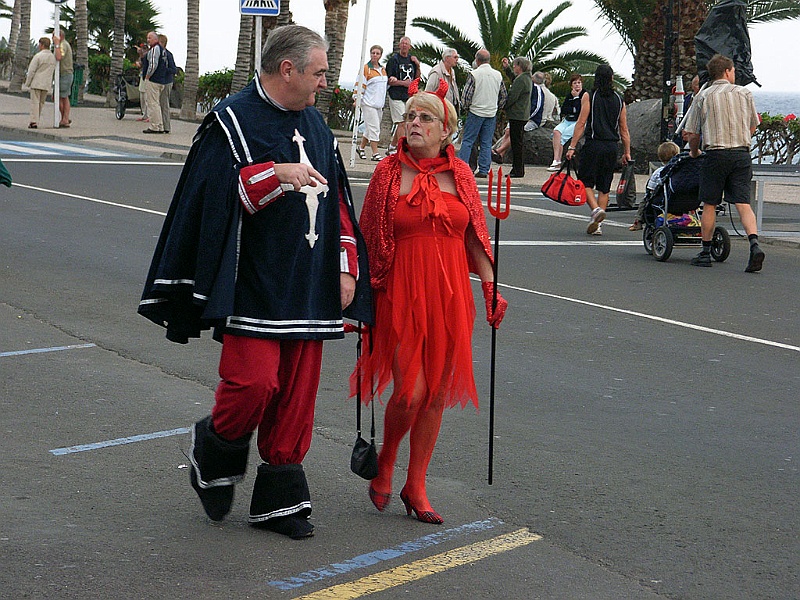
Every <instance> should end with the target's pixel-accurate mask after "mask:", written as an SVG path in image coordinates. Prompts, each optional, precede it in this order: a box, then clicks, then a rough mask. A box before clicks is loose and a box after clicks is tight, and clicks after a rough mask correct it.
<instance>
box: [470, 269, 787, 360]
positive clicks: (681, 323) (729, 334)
mask: <svg viewBox="0 0 800 600" xmlns="http://www.w3.org/2000/svg"><path fill="white" fill-rule="evenodd" d="M470 279H472V280H474V281H480V280H479V279H478V278H476V277H475V276H470ZM497 287H501V288H506V289H509V290H516V291H518V292H525V293H528V294H535V295H536V296H543V297H545V298H553V299H555V300H564V301H565V302H572V303H574V304H581V305H583V306H591V307H592V308H599V309H601V310H608V311H611V312H616V313H620V314H623V315H630V316H632V317H639V318H641V319H648V320H650V321H656V322H658V323H664V324H666V325H674V326H676V327H683V328H684V329H691V330H694V331H702V332H703V333H710V334H713V335H719V336H722V337H728V338H732V339H735V340H741V341H744V342H752V343H754V344H762V345H764V346H772V347H773V348H783V349H784V350H791V351H793V352H800V346H792V345H791V344H784V343H782V342H774V341H772V340H765V339H763V338H757V337H753V336H750V335H742V334H739V333H733V332H730V331H724V330H722V329H713V328H711V327H704V326H703V325H695V324H693V323H686V322H685V321H676V320H674V319H667V318H664V317H659V316H657V315H648V314H646V313H640V312H637V311H634V310H627V309H624V308H617V307H616V306H607V305H605V304H598V303H597V302H589V301H588V300H580V299H578V298H570V297H568V296H560V295H558V294H550V293H548V292H539V291H536V290H531V289H528V288H524V287H519V286H516V285H509V284H506V283H498V284H497Z"/></svg>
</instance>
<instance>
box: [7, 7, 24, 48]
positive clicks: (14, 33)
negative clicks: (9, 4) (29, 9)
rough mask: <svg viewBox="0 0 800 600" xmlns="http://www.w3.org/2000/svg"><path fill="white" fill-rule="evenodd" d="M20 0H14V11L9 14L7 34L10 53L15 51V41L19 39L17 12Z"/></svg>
mask: <svg viewBox="0 0 800 600" xmlns="http://www.w3.org/2000/svg"><path fill="white" fill-rule="evenodd" d="M21 5H22V2H21V0H14V9H13V11H12V12H11V31H10V32H9V34H8V47H9V48H10V49H11V51H12V52H14V51H16V49H17V40H18V39H19V12H20V6H21Z"/></svg>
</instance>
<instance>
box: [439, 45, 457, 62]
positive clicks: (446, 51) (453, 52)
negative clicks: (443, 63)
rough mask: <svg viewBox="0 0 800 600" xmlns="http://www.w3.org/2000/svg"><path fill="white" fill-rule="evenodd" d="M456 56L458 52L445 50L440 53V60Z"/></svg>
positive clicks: (450, 49) (452, 49)
mask: <svg viewBox="0 0 800 600" xmlns="http://www.w3.org/2000/svg"><path fill="white" fill-rule="evenodd" d="M456 54H458V50H456V49H455V48H445V49H444V52H442V60H444V59H445V58H449V57H451V56H455V55H456Z"/></svg>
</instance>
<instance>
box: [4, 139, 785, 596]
mask: <svg viewBox="0 0 800 600" xmlns="http://www.w3.org/2000/svg"><path fill="white" fill-rule="evenodd" d="M49 158H53V157H45V158H39V159H37V161H36V162H7V163H6V164H7V166H8V167H9V169H10V170H11V171H12V174H13V175H14V180H15V183H17V184H18V186H17V187H14V188H12V189H11V190H7V189H6V188H0V215H2V217H1V218H0V324H2V326H1V327H0V405H1V406H2V409H0V432H2V436H3V437H2V446H1V447H2V449H3V452H2V455H0V473H2V482H3V485H2V488H0V561H1V562H2V568H0V590H1V591H2V594H1V595H2V596H3V597H8V598H22V597H30V598H154V597H161V598H194V599H196V598H222V597H224V598H255V597H259V598H298V597H305V596H306V595H311V594H313V593H314V592H317V591H320V590H329V591H328V592H327V593H328V595H327V596H322V595H320V596H314V597H329V598H333V597H338V598H345V597H349V598H354V597H360V596H361V595H366V594H367V592H369V591H375V593H374V594H373V596H374V597H376V598H387V599H388V598H400V597H402V598H420V597H426V598H457V597H458V598H486V599H494V598H541V599H565V600H576V599H592V600H594V599H609V600H611V599H624V598H631V599H639V598H643V599H644V598H686V599H708V600H712V599H714V600H716V599H721V598H725V599H738V598H741V599H748V600H753V599H767V598H771V599H773V598H774V599H793V598H800V583H798V572H797V568H798V556H800V544H798V539H800V538H799V537H798V524H797V514H798V497H800V486H798V468H797V460H798V458H799V457H800V452H799V451H798V430H799V429H800V427H799V426H800V419H798V408H797V398H798V397H800V393H799V391H800V369H798V367H799V366H800V319H799V318H798V317H799V315H798V302H797V299H798V298H799V297H800V278H799V277H798V268H797V265H798V250H797V249H796V248H789V247H781V246H765V250H766V252H767V260H766V262H765V266H764V270H763V272H761V273H758V274H746V273H744V272H743V269H744V266H745V264H746V260H747V243H746V241H744V240H741V239H734V241H733V248H732V252H731V256H730V258H729V259H728V260H727V261H726V262H724V263H716V264H714V266H713V268H711V269H697V268H693V267H691V266H690V265H689V259H690V258H691V256H692V255H693V254H694V253H695V252H696V250H695V249H689V248H677V249H675V251H674V253H673V255H672V257H671V258H670V260H669V261H667V262H665V263H659V262H656V261H655V260H654V259H653V258H652V257H650V256H648V255H647V254H646V253H645V252H644V249H643V247H642V244H641V240H640V238H639V236H638V234H634V233H630V232H629V231H628V230H627V228H626V226H627V224H628V223H629V222H630V221H631V220H632V219H631V217H632V215H631V214H629V213H611V214H610V215H609V218H608V220H607V222H606V223H604V226H603V229H604V235H603V237H601V238H597V237H594V236H587V235H585V233H584V228H585V224H586V215H587V212H588V211H587V210H586V209H585V208H575V209H568V208H563V207H560V206H558V205H556V204H554V203H551V202H549V201H546V200H544V199H542V198H541V197H540V196H539V195H538V194H535V193H534V192H533V190H531V189H527V190H526V189H522V188H514V191H513V198H512V203H513V205H514V209H513V210H512V213H511V216H510V218H509V219H508V220H507V221H505V222H504V223H503V225H502V232H501V240H502V241H503V245H502V246H501V249H500V281H501V282H502V284H503V286H504V287H503V289H502V293H503V295H504V296H505V297H506V298H507V299H508V301H509V303H510V305H511V308H510V309H509V313H508V315H507V317H506V320H505V321H504V323H503V326H502V327H501V329H500V332H499V334H498V372H497V392H496V416H495V435H496V437H495V441H494V448H495V460H494V483H493V485H491V486H489V485H487V482H486V476H487V423H488V413H489V411H488V405H489V403H488V397H489V390H488V387H489V386H488V380H489V377H488V375H489V367H488V363H489V361H488V357H489V340H490V335H489V331H488V327H487V326H486V325H485V322H484V321H483V319H482V318H479V319H478V321H477V322H476V333H475V337H474V356H475V367H476V375H477V377H478V380H479V381H478V389H479V392H480V393H481V399H482V406H481V410H480V412H478V413H476V411H474V410H472V409H467V410H464V411H461V410H451V411H448V412H447V413H446V414H445V419H444V424H443V427H442V433H441V436H440V440H439V443H438V445H437V450H436V453H435V454H434V458H433V462H432V465H431V469H430V473H429V484H428V488H429V496H430V498H431V501H432V503H433V505H434V507H435V508H436V509H437V510H438V511H439V512H440V513H442V515H443V516H444V518H445V525H443V526H442V527H433V526H430V525H425V524H422V523H419V522H417V521H415V520H413V519H408V518H406V517H405V515H404V514H403V513H404V511H402V504H401V503H400V502H399V500H397V499H395V500H394V501H393V503H392V504H391V505H390V508H389V509H388V511H387V512H386V513H385V514H379V513H377V511H375V509H374V508H373V507H372V506H371V504H370V503H369V501H368V499H367V495H366V484H365V483H364V482H363V481H361V480H359V479H358V478H356V477H355V476H354V475H352V474H350V472H349V470H348V460H349V452H350V446H351V444H352V441H353V439H354V431H353V430H354V415H353V412H354V406H353V403H352V401H351V402H346V401H345V396H346V390H347V385H346V380H347V375H348V374H349V371H350V369H352V365H353V361H354V352H355V340H354V339H347V340H345V341H342V342H331V343H329V344H327V345H326V351H325V365H324V372H323V379H322V384H321V389H320V394H319V401H318V407H317V419H316V433H315V438H314V442H313V444H312V448H311V452H310V453H309V456H308V458H307V460H306V470H307V474H308V478H309V482H310V486H311V492H312V500H313V501H314V513H313V515H312V519H313V522H314V524H315V525H316V535H315V537H314V538H312V539H309V540H305V541H302V542H292V541H289V540H286V539H284V538H282V537H281V536H277V535H274V534H271V533H268V532H263V531H258V530H254V529H252V528H250V527H249V526H248V525H247V524H246V517H247V509H248V502H249V492H250V487H249V486H250V483H251V482H252V472H253V471H254V469H255V466H256V465H257V463H258V461H257V456H255V452H251V471H250V474H249V476H248V479H247V480H246V482H245V483H244V484H243V485H241V486H240V487H239V491H238V495H237V500H236V503H235V506H234V509H233V511H232V513H231V514H230V515H229V517H228V518H227V520H226V521H225V522H224V523H222V524H216V523H212V522H211V521H209V520H208V519H207V518H206V517H205V516H204V514H203V512H202V509H201V507H200V505H199V502H198V501H197V499H196V497H195V496H194V492H193V491H192V490H191V488H190V487H189V484H188V472H187V470H186V464H187V462H188V461H187V460H186V458H185V456H184V455H183V454H182V451H184V450H186V448H187V447H188V436H187V435H185V433H184V430H185V429H184V428H186V427H188V426H189V425H190V424H191V423H192V422H193V421H195V420H197V419H198V418H200V417H202V416H203V415H205V414H207V413H208V411H209V410H210V407H211V404H212V402H213V389H214V386H215V384H216V380H217V376H216V366H217V360H218V353H219V346H218V345H217V344H216V343H215V342H213V341H212V340H211V339H210V337H206V338H204V339H202V340H199V341H194V342H192V343H190V344H188V345H186V346H181V345H176V344H171V343H169V342H167V341H166V339H165V338H164V337H163V331H162V330H160V329H159V328H158V327H156V326H155V325H153V324H151V323H150V322H148V321H146V320H145V319H142V318H141V317H138V316H137V315H136V305H137V303H138V299H139V295H140V293H141V287H142V284H143V281H144V277H145V274H146V270H147V267H148V265H149V261H150V258H151V255H152V251H153V247H154V245H155V240H156V236H157V235H158V233H159V230H160V227H161V222H162V220H163V213H164V212H165V211H166V209H167V206H168V203H169V199H170V196H171V193H172V190H173V189H174V186H175V183H176V181H177V178H178V175H179V170H180V168H179V166H176V165H173V164H169V163H165V162H163V161H154V162H148V161H138V162H137V160H133V161H130V163H129V164H128V161H127V160H126V159H125V158H124V157H115V160H117V161H119V162H120V163H126V164H107V163H106V162H101V161H98V160H97V159H89V160H87V161H86V162H80V160H82V159H80V160H79V159H78V158H76V157H75V156H74V155H70V156H65V157H62V158H61V159H58V160H63V161H64V162H41V161H42V160H47V159H49ZM4 161H5V158H4ZM353 184H354V190H355V192H356V194H357V196H358V197H359V198H361V197H363V193H364V191H365V189H366V180H365V179H364V178H363V177H355V178H354V180H353ZM34 188H35V189H34ZM615 225H618V226H615ZM490 230H491V231H494V225H493V222H490ZM475 289H476V294H479V292H478V286H477V284H476V285H475ZM476 297H479V295H477V296H476ZM479 307H480V305H479ZM479 315H480V311H479ZM44 350H48V351H44ZM382 415H383V409H382V407H381V406H379V407H378V419H379V421H380V419H381V417H382ZM379 431H380V427H379ZM135 436H139V437H135ZM379 436H380V433H379ZM398 464H399V465H400V466H402V465H403V464H404V457H403V456H402V455H401V458H400V460H399V463H398ZM402 471H403V469H402V468H400V469H398V473H397V478H396V481H395V484H396V485H397V486H398V488H399V486H400V485H402ZM506 534H512V535H511V537H510V538H505V537H502V536H504V535H506ZM532 534H536V535H535V536H534V535H532ZM515 536H516V537H515ZM486 541H488V543H487V544H484V545H483V546H481V545H480V542H486ZM400 567H404V568H402V569H401V568H400ZM436 571H439V572H436ZM426 573H430V575H429V576H427V577H422V575H423V574H426ZM370 576H372V579H365V578H368V577H370ZM347 583H352V585H351V586H350V588H349V589H347V590H345V589H344V588H341V587H338V588H336V587H334V586H338V585H342V584H347ZM390 586H391V587H390ZM330 588H333V589H332V590H331V589H330ZM384 588H386V589H384ZM380 590H383V591H380Z"/></svg>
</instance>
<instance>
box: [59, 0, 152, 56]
mask: <svg viewBox="0 0 800 600" xmlns="http://www.w3.org/2000/svg"><path fill="white" fill-rule="evenodd" d="M86 6H87V12H88V13H89V18H88V25H89V43H90V44H91V46H92V47H93V48H94V49H95V50H97V51H99V52H101V53H102V54H110V53H111V48H112V47H113V45H114V0H87V3H86ZM158 15H159V13H158V10H157V9H156V8H155V7H154V6H153V3H152V0H126V3H125V47H126V48H128V50H127V51H126V52H127V55H128V58H129V59H131V60H136V49H135V48H132V46H133V45H134V44H140V43H142V42H144V41H145V39H146V37H147V33H148V32H150V31H157V30H158V28H159V27H160V24H159V22H158ZM61 20H62V21H63V22H64V23H65V29H66V32H65V35H66V38H67V41H69V42H70V43H71V44H73V45H74V42H75V26H74V24H75V10H74V9H73V8H70V7H69V6H68V5H67V4H65V5H63V6H62V8H61ZM47 31H48V32H51V31H52V27H51V28H50V29H48V30H47Z"/></svg>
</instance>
